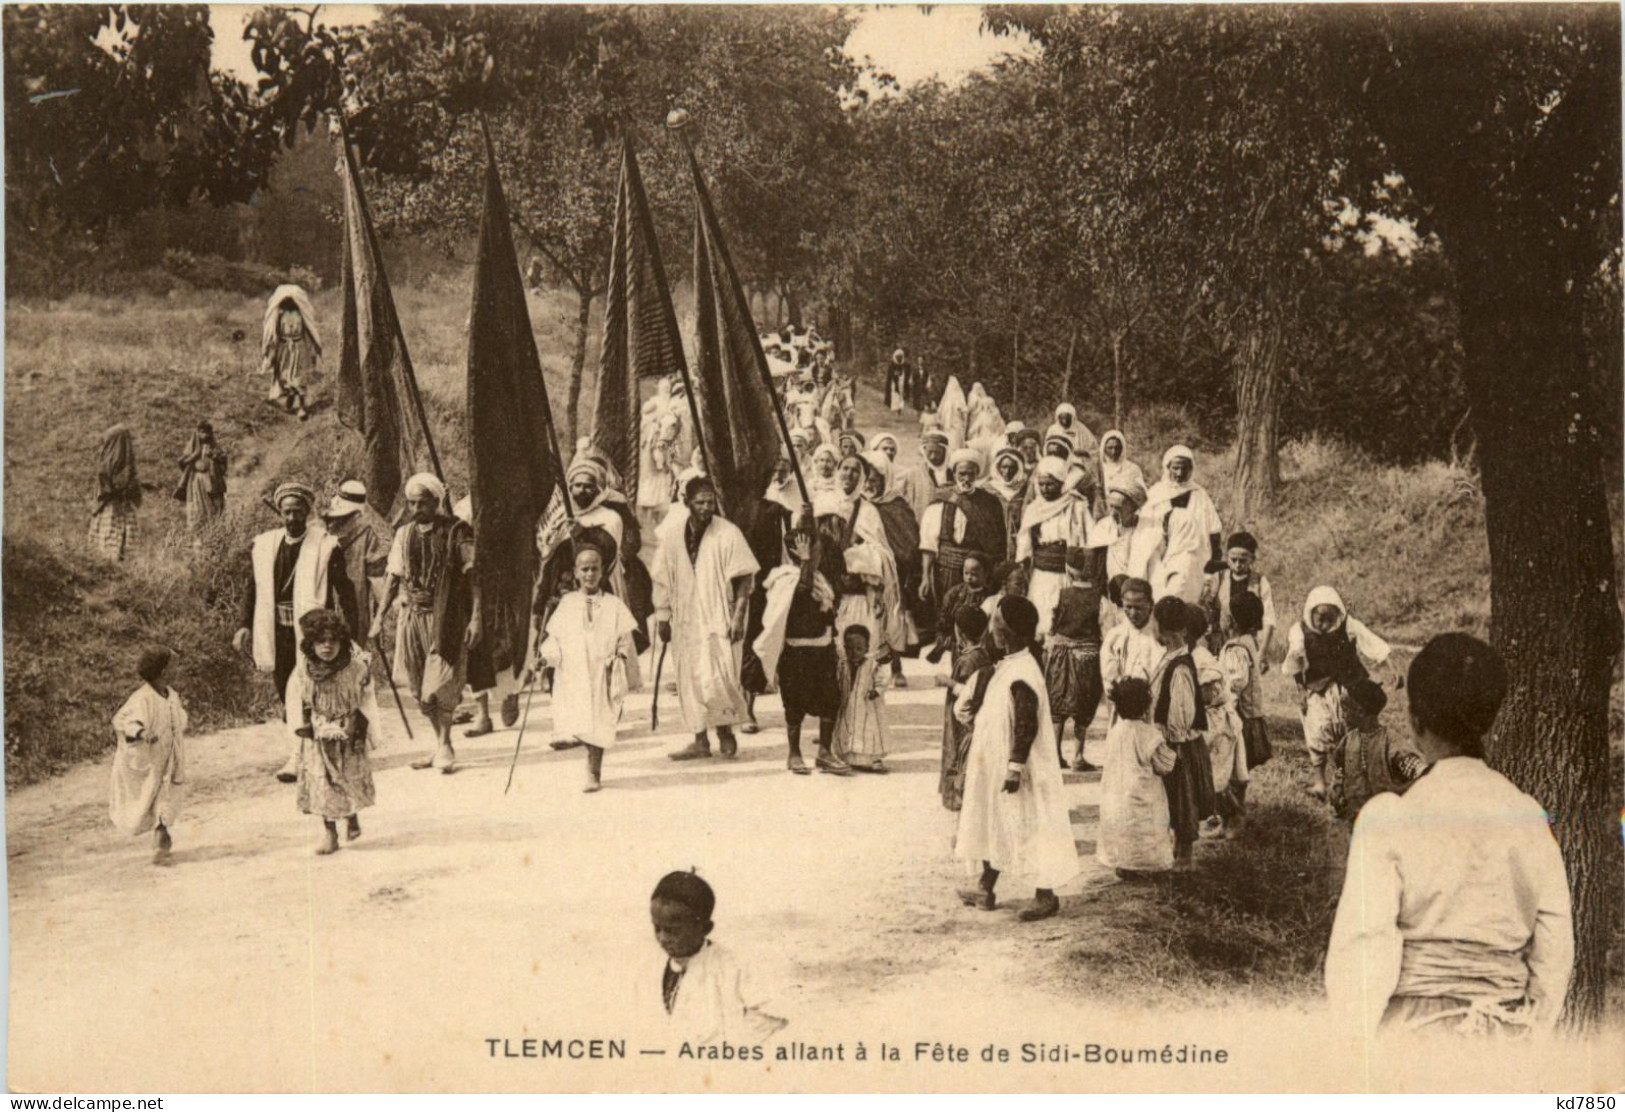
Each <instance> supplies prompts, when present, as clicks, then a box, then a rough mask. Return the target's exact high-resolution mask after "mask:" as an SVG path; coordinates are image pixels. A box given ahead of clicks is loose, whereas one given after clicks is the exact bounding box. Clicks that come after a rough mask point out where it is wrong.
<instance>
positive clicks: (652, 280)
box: [592, 139, 688, 505]
mask: <svg viewBox="0 0 1625 1112" xmlns="http://www.w3.org/2000/svg"><path fill="white" fill-rule="evenodd" d="M672 374H678V375H681V376H683V379H684V381H685V382H686V381H687V379H688V364H687V362H685V361H684V359H683V337H682V333H680V332H679V331H678V330H677V310H676V309H674V308H673V307H672V302H671V289H670V287H668V286H667V285H666V270H665V267H664V266H662V265H661V262H660V246H659V244H658V242H657V241H656V239H655V227H654V219H653V217H652V216H651V215H650V213H649V198H648V196H647V195H646V194H645V193H644V191H643V176H642V175H641V174H640V173H639V172H638V160H637V156H636V155H634V154H633V153H632V141H631V139H626V140H624V141H623V143H622V145H621V184H620V188H619V189H618V190H617V192H616V197H615V235H614V239H613V241H612V245H611V247H610V256H609V282H608V285H607V288H606V290H605V293H604V342H603V347H602V348H601V349H600V351H599V356H598V404H597V405H596V406H595V407H594V409H593V431H592V442H593V444H594V445H595V446H596V447H597V448H598V449H599V450H600V451H601V452H603V453H604V455H605V456H606V457H608V458H609V460H610V462H611V463H613V464H614V465H615V468H616V470H618V471H619V472H620V473H621V477H622V480H623V481H624V483H625V489H624V490H623V491H622V493H623V494H625V495H626V498H627V501H629V502H631V503H633V504H634V505H636V504H637V494H638V470H639V468H638V451H639V447H640V437H641V435H642V430H641V429H640V427H639V423H640V421H641V418H642V399H641V397H640V396H639V392H638V383H639V381H640V380H641V379H646V378H659V377H662V376H665V375H672Z"/></svg>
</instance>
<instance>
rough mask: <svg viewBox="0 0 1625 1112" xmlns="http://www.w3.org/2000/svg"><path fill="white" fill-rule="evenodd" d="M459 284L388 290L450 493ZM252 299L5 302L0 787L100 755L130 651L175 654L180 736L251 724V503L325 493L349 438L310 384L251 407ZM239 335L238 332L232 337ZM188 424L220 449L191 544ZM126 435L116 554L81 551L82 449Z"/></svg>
mask: <svg viewBox="0 0 1625 1112" xmlns="http://www.w3.org/2000/svg"><path fill="white" fill-rule="evenodd" d="M469 289H470V284H469V281H468V276H467V275H466V274H464V275H455V276H452V277H449V278H441V279H435V280H433V281H430V282H428V283H427V284H425V285H423V286H420V287H413V288H407V289H401V290H398V291H397V296H398V301H399V306H400V311H401V316H402V318H403V320H404V321H405V329H406V334H407V342H408V344H409V345H410V347H411V351H412V355H413V359H414V362H415V364H416V366H417V370H418V376H419V380H420V382H421V383H422V386H423V390H424V394H425V403H426V407H427V408H428V410H429V412H430V419H431V422H432V423H433V425H434V428H435V435H436V439H437V441H438V444H439V447H440V451H441V455H442V458H443V460H444V461H445V465H446V470H447V473H448V477H449V478H450V480H451V482H452V484H453V486H454V487H456V486H461V485H463V484H464V483H465V482H466V475H467V467H466V461H465V452H464V444H465V440H466V437H465V434H464V431H463V422H462V411H463V389H464V359H465V354H466V353H465V348H464V339H463V337H464V328H465V322H466V320H467V314H468V299H469ZM315 301H316V310H317V312H318V313H319V314H320V315H321V319H320V325H321V329H322V334H323V339H324V340H325V341H326V343H327V344H328V351H327V357H326V359H325V360H324V367H325V368H326V369H327V370H328V371H330V372H331V371H332V370H334V369H335V368H334V366H333V363H334V361H336V358H337V350H338V343H339V303H338V295H337V293H336V291H332V290H328V291H323V292H321V293H319V294H317V296H316V298H315ZM263 309H264V304H263V301H262V300H260V299H257V298H244V297H239V296H236V295H233V294H224V293H218V292H208V291H190V292H185V293H177V294H174V295H171V296H159V295H151V296H149V295H138V296H124V297H115V298H99V297H88V296H75V297H72V298H68V299H66V300H63V301H55V302H44V301H26V300H21V301H13V302H11V303H9V304H8V306H7V311H6V352H5V354H6V359H5V375H6V383H5V385H6V395H5V397H6V405H5V429H6V471H5V533H4V563H3V578H4V588H5V614H4V629H5V694H6V699H5V703H6V744H5V752H6V782H7V784H8V785H15V784H19V783H27V782H30V781H33V780H36V779H39V778H40V777H42V776H45V775H49V774H50V773H51V772H53V771H55V770H58V769H61V768H62V767H64V766H65V765H67V764H70V763H72V762H73V761H76V760H79V759H82V758H84V757H86V756H93V755H95V754H97V753H100V752H102V751H103V750H105V749H106V748H107V747H108V746H109V744H110V742H111V736H112V735H111V733H110V729H109V727H108V720H109V718H110V717H111V715H112V712H113V711H114V710H115V709H116V708H117V707H118V705H119V703H120V702H121V701H122V700H123V699H124V697H125V696H126V695H128V694H129V692H130V691H131V690H133V688H134V686H135V684H136V682H137V681H136V680H135V679H134V678H133V672H134V660H135V657H136V655H137V654H138V653H139V651H140V648H141V646H142V645H143V644H144V643H145V642H146V641H149V640H157V641H161V642H163V643H164V644H167V645H169V646H170V647H171V648H172V649H173V650H175V651H176V653H177V656H176V660H175V664H174V672H173V676H172V678H173V680H174V683H175V685H176V687H177V688H179V689H180V690H181V691H182V692H183V693H184V695H185V696H186V698H187V701H188V705H189V707H190V708H191V710H192V713H193V717H194V719H195V720H196V721H197V723H198V726H199V728H202V729H211V728H214V727H217V726H222V725H228V724H232V723H238V722H242V721H245V720H247V719H248V718H249V717H251V716H253V715H255V714H258V713H267V712H269V711H270V710H271V709H272V708H271V705H270V699H269V695H270V685H269V684H267V683H263V682H256V681H255V679H254V676H253V672H252V669H251V668H250V667H249V665H248V664H247V663H246V662H245V661H243V660H242V659H241V658H239V657H237V656H236V655H235V654H233V653H231V652H230V651H229V648H228V645H229V641H230V637H231V633H232V629H233V628H234V626H235V622H236V618H235V615H236V607H237V604H238V602H239V600H240V597H241V596H240V591H241V590H242V587H243V584H244V583H245V581H246V577H247V571H248V567H247V549H248V540H249V538H250V537H251V536H252V535H253V534H254V533H256V532H258V531H260V530H263V529H266V528H270V527H272V526H273V525H274V524H275V520H274V518H273V516H272V514H271V513H270V511H269V510H268V509H267V508H266V507H265V506H264V504H263V502H262V498H263V497H264V496H265V495H266V494H268V493H269V491H270V490H271V489H272V488H273V487H274V486H275V484H276V483H277V482H279V481H282V480H285V479H288V478H300V479H303V480H305V481H306V482H309V483H311V484H313V485H314V486H315V487H316V488H317V489H318V490H322V489H331V488H332V487H333V486H335V485H336V484H337V483H338V482H339V481H340V480H341V479H343V478H345V477H347V476H349V475H352V474H354V473H355V472H356V464H357V462H358V460H359V447H360V446H359V443H358V440H359V438H357V437H356V436H354V435H353V434H351V433H350V432H348V430H345V429H343V428H342V427H341V426H339V425H338V423H337V421H336V419H335V418H334V415H333V412H332V409H331V406H330V404H328V401H327V393H328V391H329V390H330V389H331V385H332V379H331V377H328V378H326V379H325V380H324V381H323V382H322V383H321V384H320V385H319V386H318V387H317V391H316V393H317V399H318V404H317V412H316V414H315V415H314V416H313V417H312V418H311V420H310V421H309V422H308V423H305V424H301V423H300V422H298V421H297V420H295V419H293V418H291V417H289V416H287V415H286V414H284V413H282V412H281V411H279V410H277V409H274V408H272V407H271V406H268V405H266V404H264V402H263V398H264V396H265V389H266V385H267V380H266V379H264V378H262V377H261V376H260V375H259V374H258V373H257V370H258V366H259V352H258V346H259V334H260V320H261V315H262V313H263ZM531 311H532V320H533V324H534V325H535V329H536V333H537V341H538V345H539V347H540V349H541V352H542V358H543V363H544V367H545V368H546V370H547V372H548V374H549V377H550V380H551V381H550V387H551V389H552V392H553V396H554V397H555V398H557V399H558V400H559V402H560V404H561V405H562V401H563V398H564V396H565V386H564V383H565V379H566V377H567V374H568V368H569V356H570V351H571V335H570V329H571V327H573V322H574V305H573V303H572V302H571V300H570V299H569V298H568V297H563V296H555V295H552V294H548V295H545V296H543V295H538V296H535V297H533V298H532V302H531ZM237 331H241V332H242V333H243V334H244V335H243V339H241V340H234V339H233V335H234V333H235V332H237ZM200 418H207V419H209V420H210V421H212V422H213V424H214V427H215V434H216V436H217V438H218V439H219V441H220V443H221V445H222V446H223V447H224V448H225V450H226V451H227V452H228V453H229V455H230V470H229V475H228V496H227V513H226V515H225V516H224V517H223V518H222V519H221V520H220V521H219V522H217V523H215V524H214V525H213V526H212V527H211V528H210V529H209V530H208V531H207V532H206V533H205V535H204V536H203V537H202V538H200V543H199V548H198V551H196V552H194V551H193V549H192V545H191V542H190V538H188V537H187V535H186V533H185V522H184V514H183V511H182V506H181V504H180V503H179V502H176V501H175V500H174V499H173V498H172V497H171V491H172V490H173V488H174V484H175V480H176V478H177V476H178V474H179V472H178V469H177V468H176V466H175V462H174V461H175V459H176V458H177V457H178V456H179V455H180V453H181V451H182V449H183V447H184V445H185V443H186V440H187V437H188V436H189V435H190V433H191V430H192V428H193V426H194V425H195V424H196V422H197V421H198V420H199V419H200ZM121 421H122V422H124V423H126V424H128V425H129V426H130V427H131V428H132V430H133V431H134V434H135V441H136V450H137V453H138V458H139V466H140V473H141V476H142V479H143V482H144V483H145V484H146V485H147V487H148V489H147V491H146V498H145V501H144V504H143V506H142V510H141V537H140V542H139V545H138V548H137V551H136V553H135V556H134V558H133V559H131V560H130V561H128V562H126V563H125V564H123V565H111V564H108V563H106V562H104V561H102V560H100V559H99V558H97V557H96V556H94V555H92V554H91V553H90V552H88V551H87V550H86V547H85V543H84V537H85V528H86V524H87V521H88V518H89V514H90V511H91V509H92V507H93V504H94V502H93V492H94V490H95V476H96V462H95V461H96V451H97V447H98V445H99V444H100V440H101V435H102V432H103V430H105V429H106V428H107V427H108V426H110V425H112V424H114V423H116V422H121Z"/></svg>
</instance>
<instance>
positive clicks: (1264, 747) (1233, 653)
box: [1219, 595, 1275, 770]
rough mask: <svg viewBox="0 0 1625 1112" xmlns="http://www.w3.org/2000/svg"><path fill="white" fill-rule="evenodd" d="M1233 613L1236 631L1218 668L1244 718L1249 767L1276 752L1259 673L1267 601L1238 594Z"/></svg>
mask: <svg viewBox="0 0 1625 1112" xmlns="http://www.w3.org/2000/svg"><path fill="white" fill-rule="evenodd" d="M1230 616H1231V619H1232V621H1233V623H1234V629H1235V632H1234V633H1233V634H1232V635H1231V637H1230V640H1229V641H1226V642H1225V645H1224V649H1223V651H1221V652H1220V653H1219V667H1220V668H1221V669H1222V670H1223V671H1224V678H1225V685H1226V687H1227V688H1228V689H1229V692H1230V705H1231V706H1232V707H1234V708H1235V711H1236V714H1237V715H1239V716H1240V718H1241V740H1242V747H1243V748H1244V749H1245V750H1246V758H1247V767H1248V769H1249V770H1250V769H1255V768H1257V767H1259V766H1260V765H1262V764H1263V763H1264V762H1265V761H1268V760H1269V759H1270V758H1271V757H1273V756H1274V755H1275V750H1274V747H1272V746H1271V745H1270V735H1269V730H1268V728H1267V727H1266V725H1265V722H1264V694H1263V690H1262V688H1261V687H1260V685H1259V675H1260V673H1261V672H1262V671H1263V668H1264V646H1263V645H1262V644H1261V643H1260V642H1259V639H1258V638H1259V633H1258V631H1259V623H1260V622H1262V621H1263V619H1264V604H1263V603H1262V602H1261V601H1259V598H1258V596H1257V595H1237V596H1236V598H1235V601H1234V602H1233V603H1232V604H1231V608H1230Z"/></svg>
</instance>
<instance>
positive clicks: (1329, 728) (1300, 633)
mask: <svg viewBox="0 0 1625 1112" xmlns="http://www.w3.org/2000/svg"><path fill="white" fill-rule="evenodd" d="M1389 652H1390V650H1389V648H1388V642H1386V641H1384V640H1383V639H1382V638H1381V637H1378V636H1377V635H1376V634H1375V633H1372V632H1371V630H1369V629H1367V628H1366V627H1365V625H1364V624H1363V623H1362V622H1360V621H1359V620H1358V619H1356V618H1353V617H1350V616H1349V613H1348V608H1347V607H1345V606H1344V605H1343V599H1342V597H1341V596H1340V595H1338V593H1337V592H1336V591H1334V590H1332V588H1330V587H1316V588H1315V589H1314V590H1313V591H1310V592H1309V598H1308V599H1307V600H1305V602H1304V604H1303V620H1302V621H1301V622H1299V623H1297V624H1296V625H1294V626H1293V627H1292V629H1291V631H1290V632H1289V633H1288V634H1287V650H1286V660H1285V661H1284V662H1283V663H1282V666H1281V667H1282V670H1283V671H1284V672H1286V674H1287V675H1289V676H1291V677H1292V678H1293V680H1294V681H1295V682H1296V683H1297V685H1298V710H1299V713H1300V714H1301V715H1302V717H1303V744H1304V748H1306V749H1308V750H1309V765H1310V769H1311V777H1312V778H1311V781H1310V785H1309V794H1310V795H1311V796H1313V797H1314V798H1316V799H1325V798H1326V758H1327V755H1328V754H1329V753H1330V752H1331V747H1332V745H1333V744H1334V743H1335V741H1336V739H1337V737H1338V735H1339V734H1340V733H1341V732H1342V730H1343V693H1344V692H1345V691H1347V690H1348V689H1349V688H1350V687H1352V686H1353V685H1354V684H1357V683H1359V682H1361V681H1362V680H1366V679H1369V678H1370V676H1369V674H1368V673H1367V671H1366V667H1367V662H1369V663H1370V664H1371V665H1372V666H1377V665H1381V664H1386V663H1387V661H1388V656H1389ZM1402 683H1403V681H1401V680H1399V679H1398V678H1397V677H1395V684H1394V685H1395V686H1396V687H1398V686H1401V685H1402Z"/></svg>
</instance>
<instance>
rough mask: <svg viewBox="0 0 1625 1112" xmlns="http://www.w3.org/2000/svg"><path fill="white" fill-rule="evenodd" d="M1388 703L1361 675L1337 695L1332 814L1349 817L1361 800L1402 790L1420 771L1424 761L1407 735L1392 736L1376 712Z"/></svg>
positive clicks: (1377, 685)
mask: <svg viewBox="0 0 1625 1112" xmlns="http://www.w3.org/2000/svg"><path fill="white" fill-rule="evenodd" d="M1387 705H1388V695H1387V693H1386V692H1384V691H1383V689H1382V685H1381V684H1380V683H1375V682H1373V681H1372V680H1363V681H1361V682H1360V683H1356V684H1353V685H1352V686H1350V687H1349V689H1348V690H1347V691H1346V692H1345V693H1344V695H1343V720H1344V722H1345V723H1346V724H1347V729H1346V730H1345V732H1344V734H1343V736H1342V737H1341V738H1340V739H1339V740H1338V741H1337V743H1336V745H1335V746H1334V748H1333V750H1332V765H1333V767H1334V768H1335V769H1336V771H1337V783H1335V784H1334V785H1332V790H1331V803H1332V807H1333V809H1335V810H1336V812H1337V817H1338V818H1340V819H1344V820H1345V821H1347V822H1349V823H1352V822H1354V819H1355V816H1357V815H1358V814H1359V813H1360V808H1361V807H1364V806H1365V804H1366V801H1367V800H1368V799H1370V798H1371V797H1372V796H1374V795H1380V794H1381V793H1382V792H1393V793H1394V794H1395V795H1404V794H1405V790H1406V789H1407V788H1409V787H1410V786H1411V784H1413V783H1414V782H1415V781H1416V779H1417V778H1418V777H1420V776H1421V775H1422V773H1424V772H1426V771H1427V767H1428V766H1427V761H1425V760H1424V759H1423V758H1422V754H1421V753H1419V752H1418V751H1417V749H1416V744H1415V742H1413V741H1412V740H1411V739H1410V738H1409V737H1395V736H1394V735H1392V734H1390V733H1389V732H1388V727H1386V726H1384V725H1382V723H1381V722H1380V721H1379V718H1380V716H1381V714H1382V709H1383V708H1384V707H1385V706H1387Z"/></svg>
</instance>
